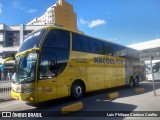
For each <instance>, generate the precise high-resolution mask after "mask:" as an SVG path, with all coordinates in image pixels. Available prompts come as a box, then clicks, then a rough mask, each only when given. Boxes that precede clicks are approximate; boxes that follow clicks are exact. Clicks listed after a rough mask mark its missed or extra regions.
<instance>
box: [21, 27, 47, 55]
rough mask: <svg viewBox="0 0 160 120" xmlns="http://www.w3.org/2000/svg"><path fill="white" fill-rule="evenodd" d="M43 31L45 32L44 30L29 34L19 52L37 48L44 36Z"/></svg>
mask: <svg viewBox="0 0 160 120" xmlns="http://www.w3.org/2000/svg"><path fill="white" fill-rule="evenodd" d="M45 31H46V28H45V29H40V30H38V31H35V32H33V33H31V34H30V35H29V36H27V37H26V38H25V40H24V42H23V44H22V45H21V47H20V49H19V52H22V51H25V50H28V49H31V48H38V47H39V45H40V43H41V40H42V38H43V36H44V33H45Z"/></svg>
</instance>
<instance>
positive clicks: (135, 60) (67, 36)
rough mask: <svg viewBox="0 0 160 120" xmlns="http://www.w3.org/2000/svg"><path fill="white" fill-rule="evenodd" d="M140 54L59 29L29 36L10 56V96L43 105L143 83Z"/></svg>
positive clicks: (120, 46) (55, 28)
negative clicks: (11, 76)
mask: <svg viewBox="0 0 160 120" xmlns="http://www.w3.org/2000/svg"><path fill="white" fill-rule="evenodd" d="M139 54H140V52H139V51H136V50H134V49H131V48H127V47H125V46H123V45H119V44H116V43H112V42H110V41H104V40H100V39H96V38H93V37H90V36H87V35H84V34H82V33H75V32H72V31H69V30H66V29H64V28H59V27H55V26H48V27H45V28H43V29H40V30H37V31H35V32H33V33H31V34H30V35H29V36H28V37H27V38H26V39H25V40H24V42H23V44H22V45H21V46H20V49H19V51H18V53H17V54H16V56H15V61H16V62H15V65H14V75H13V80H12V90H11V96H12V97H13V98H15V99H19V100H23V101H28V102H43V101H47V100H51V99H57V98H62V97H66V96H71V97H72V98H74V99H80V98H82V97H83V96H84V94H85V93H86V92H90V91H95V90H101V89H106V88H112V87H117V86H124V85H129V86H130V87H134V86H138V85H139V81H141V80H144V68H143V65H141V63H140V60H139Z"/></svg>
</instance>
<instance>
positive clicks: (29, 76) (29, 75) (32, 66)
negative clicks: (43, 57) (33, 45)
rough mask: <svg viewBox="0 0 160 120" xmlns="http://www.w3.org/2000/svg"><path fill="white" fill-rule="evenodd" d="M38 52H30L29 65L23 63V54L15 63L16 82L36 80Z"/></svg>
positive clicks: (14, 78)
mask: <svg viewBox="0 0 160 120" xmlns="http://www.w3.org/2000/svg"><path fill="white" fill-rule="evenodd" d="M36 60H37V53H30V54H29V55H28V57H27V66H26V67H25V68H24V67H23V65H22V56H21V57H20V58H19V59H18V60H17V61H16V63H15V65H14V75H13V82H14V83H30V82H33V81H35V74H36Z"/></svg>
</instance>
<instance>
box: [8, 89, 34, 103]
mask: <svg viewBox="0 0 160 120" xmlns="http://www.w3.org/2000/svg"><path fill="white" fill-rule="evenodd" d="M11 97H12V98H13V99H16V100H22V101H27V102H33V103H35V102H37V100H36V98H35V97H34V95H33V94H32V93H17V92H14V91H13V90H11Z"/></svg>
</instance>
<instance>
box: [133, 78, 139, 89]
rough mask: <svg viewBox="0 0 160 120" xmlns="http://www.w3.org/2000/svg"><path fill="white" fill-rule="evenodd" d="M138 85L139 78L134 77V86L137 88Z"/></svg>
mask: <svg viewBox="0 0 160 120" xmlns="http://www.w3.org/2000/svg"><path fill="white" fill-rule="evenodd" d="M138 85H139V78H138V77H137V76H136V77H135V79H134V86H135V87H137V86H138Z"/></svg>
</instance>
